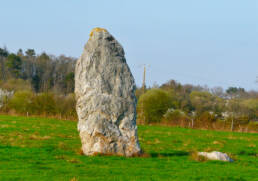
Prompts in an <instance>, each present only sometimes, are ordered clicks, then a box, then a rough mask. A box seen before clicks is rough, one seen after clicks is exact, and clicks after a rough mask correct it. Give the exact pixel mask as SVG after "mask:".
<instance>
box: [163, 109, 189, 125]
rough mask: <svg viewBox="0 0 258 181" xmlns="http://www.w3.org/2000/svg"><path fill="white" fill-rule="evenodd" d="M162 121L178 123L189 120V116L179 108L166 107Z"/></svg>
mask: <svg viewBox="0 0 258 181" xmlns="http://www.w3.org/2000/svg"><path fill="white" fill-rule="evenodd" d="M163 121H164V122H166V123H173V124H176V125H180V124H181V123H185V122H189V121H190V118H189V117H188V116H187V115H186V114H185V113H184V112H183V111H181V110H179V109H175V110H174V109H168V111H167V112H166V113H165V114H164V116H163Z"/></svg>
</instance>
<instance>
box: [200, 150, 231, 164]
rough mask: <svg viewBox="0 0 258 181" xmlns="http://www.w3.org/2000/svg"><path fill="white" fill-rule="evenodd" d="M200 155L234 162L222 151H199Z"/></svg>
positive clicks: (210, 158)
mask: <svg viewBox="0 0 258 181" xmlns="http://www.w3.org/2000/svg"><path fill="white" fill-rule="evenodd" d="M198 155H199V156H203V157H205V158H207V159H208V160H220V161H226V162H233V160H232V159H231V158H230V157H229V156H228V155H227V154H226V153H221V152H218V151H213V152H210V153H209V152H198Z"/></svg>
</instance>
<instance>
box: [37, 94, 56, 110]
mask: <svg viewBox="0 0 258 181" xmlns="http://www.w3.org/2000/svg"><path fill="white" fill-rule="evenodd" d="M34 106H35V113H36V114H38V115H41V114H45V115H55V114H56V102H55V99H54V94H53V93H40V94H38V95H37V96H36V97H35V100H34Z"/></svg>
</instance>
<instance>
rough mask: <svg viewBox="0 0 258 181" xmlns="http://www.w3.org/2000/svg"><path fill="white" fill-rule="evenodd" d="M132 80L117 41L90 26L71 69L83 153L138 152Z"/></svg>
mask: <svg viewBox="0 0 258 181" xmlns="http://www.w3.org/2000/svg"><path fill="white" fill-rule="evenodd" d="M135 88H136V86H135V82H134V78H133V76H132V74H131V71H130V69H129V67H128V65H127V63H126V59H125V57H124V50H123V48H122V46H121V45H120V44H119V43H118V41H117V40H116V39H115V38H114V37H113V36H112V35H111V34H110V33H109V32H108V31H107V30H105V29H103V28H94V29H93V30H92V31H91V33H90V38H89V40H88V42H87V44H86V45H85V47H84V51H83V53H82V55H81V57H80V58H79V59H78V61H77V63H76V68H75V95H76V100H77V103H76V111H77V114H78V119H79V122H78V130H79V132H80V137H81V142H82V150H83V153H84V154H85V155H95V154H98V153H100V154H112V155H124V156H133V155H137V154H139V153H140V152H141V149H140V145H139V142H138V136H137V126H136V97H135Z"/></svg>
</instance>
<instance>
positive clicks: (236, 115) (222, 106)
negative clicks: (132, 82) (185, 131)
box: [136, 80, 258, 131]
mask: <svg viewBox="0 0 258 181" xmlns="http://www.w3.org/2000/svg"><path fill="white" fill-rule="evenodd" d="M143 90H145V89H138V90H137V94H136V95H137V97H138V105H137V112H138V122H140V123H144V124H157V123H158V124H160V123H161V124H169V125H179V126H183V127H193V128H206V129H224V130H240V131H248V130H253V131H258V92H257V91H245V89H243V88H237V87H229V88H228V89H227V90H226V91H224V90H223V89H222V88H221V87H215V88H212V89H209V88H208V87H201V86H193V85H189V84H187V85H182V84H180V83H178V82H176V81H174V80H171V81H168V82H167V83H165V84H163V85H161V86H156V87H154V88H149V89H148V90H147V91H146V92H143Z"/></svg>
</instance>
